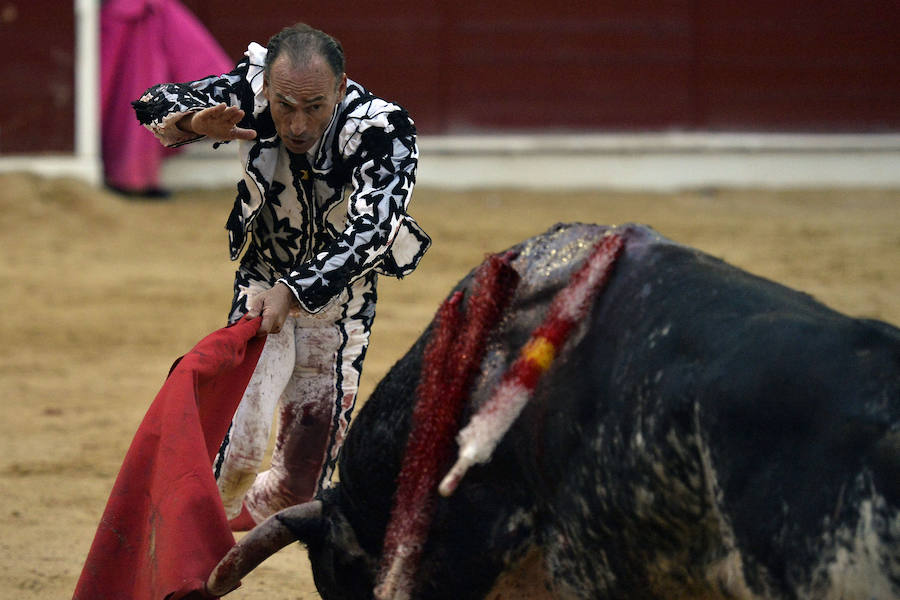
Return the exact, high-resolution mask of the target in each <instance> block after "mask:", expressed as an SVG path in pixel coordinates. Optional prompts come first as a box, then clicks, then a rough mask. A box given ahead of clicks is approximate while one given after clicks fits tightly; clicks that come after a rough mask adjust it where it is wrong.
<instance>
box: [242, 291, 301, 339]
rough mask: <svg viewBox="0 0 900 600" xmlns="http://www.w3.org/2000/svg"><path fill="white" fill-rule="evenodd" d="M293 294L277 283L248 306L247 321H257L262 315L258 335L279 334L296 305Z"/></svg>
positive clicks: (254, 298)
mask: <svg viewBox="0 0 900 600" xmlns="http://www.w3.org/2000/svg"><path fill="white" fill-rule="evenodd" d="M295 303H296V300H295V298H294V294H293V292H291V290H290V288H288V286H286V285H284V284H283V283H276V284H275V285H274V286H272V288H271V289H268V290H266V291H264V292H262V293H261V294H259V295H257V296H254V297H253V299H252V300H250V303H249V305H248V307H247V308H248V310H247V314H246V315H245V316H244V318H245V319H255V318H256V317H258V316H260V315H262V323H260V325H259V331H257V333H256V335H258V336H261V335H267V334H269V333H278V332H280V331H281V328H282V326H283V325H284V321H285V319H287V316H288V312H290V310H291V308H292V307H293V306H294V305H295Z"/></svg>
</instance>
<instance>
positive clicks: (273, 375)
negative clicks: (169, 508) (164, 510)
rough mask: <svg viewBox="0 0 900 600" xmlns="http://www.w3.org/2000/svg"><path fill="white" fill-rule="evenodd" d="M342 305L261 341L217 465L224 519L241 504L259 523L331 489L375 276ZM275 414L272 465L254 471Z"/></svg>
mask: <svg viewBox="0 0 900 600" xmlns="http://www.w3.org/2000/svg"><path fill="white" fill-rule="evenodd" d="M259 291H262V289H258V290H256V293H258V292H259ZM342 300H343V301H342V302H338V303H336V304H335V305H332V306H330V307H327V308H325V309H323V310H322V311H321V312H319V313H316V314H309V313H302V314H301V312H302V311H294V312H293V313H292V315H291V316H289V317H288V318H287V320H286V321H285V323H284V326H283V327H282V329H281V332H279V333H277V334H270V335H269V336H268V338H267V339H266V343H265V346H264V347H263V351H262V354H261V355H260V358H259V362H258V363H257V366H256V370H255V371H254V373H253V376H252V378H251V379H250V383H249V384H248V386H247V390H246V392H245V393H244V397H243V399H242V400H241V403H240V405H239V406H238V409H237V412H236V413H235V416H234V419H233V420H232V424H231V429H230V430H229V433H228V435H227V436H226V438H225V440H224V441H223V443H222V447H221V448H220V450H219V456H218V457H217V460H216V463H215V465H214V468H215V471H216V481H217V484H218V487H219V493H220V494H221V496H222V502H223V503H224V505H225V512H226V514H227V516H228V518H229V519H233V518H235V517H237V516H238V515H239V514H240V513H241V506H242V504H243V505H244V506H246V508H247V511H248V512H249V514H250V516H251V517H252V518H253V520H254V521H256V522H257V523H259V522H261V521H263V520H264V519H266V518H267V517H268V516H270V515H272V514H273V513H275V512H277V511H279V510H281V509H282V508H286V507H288V506H292V505H294V504H298V503H301V502H306V501H308V500H310V499H312V498H313V497H314V496H315V495H316V493H317V492H318V491H319V490H320V489H322V488H323V487H327V486H328V485H330V483H331V476H332V474H333V472H334V467H335V465H336V463H337V458H338V454H339V452H340V448H341V445H342V444H343V441H344V436H345V434H346V432H347V428H348V426H349V424H350V417H351V415H352V412H353V407H354V404H355V402H356V393H357V390H358V386H359V378H360V375H361V373H362V362H363V358H364V357H365V352H366V348H367V345H368V341H369V332H370V329H371V324H372V320H373V318H374V315H375V277H374V276H372V277H366V278H364V279H363V280H360V281H358V282H356V283H355V284H354V285H353V286H352V287H351V288H349V290H348V294H347V296H346V297H345V298H343V299H342ZM276 410H277V417H278V428H277V435H276V438H275V447H274V451H273V454H272V459H271V463H270V465H269V468H268V470H265V471H262V472H259V471H260V468H261V466H262V464H263V460H264V458H265V453H266V450H267V449H268V444H269V437H270V433H271V427H272V422H273V420H274V416H275V414H276Z"/></svg>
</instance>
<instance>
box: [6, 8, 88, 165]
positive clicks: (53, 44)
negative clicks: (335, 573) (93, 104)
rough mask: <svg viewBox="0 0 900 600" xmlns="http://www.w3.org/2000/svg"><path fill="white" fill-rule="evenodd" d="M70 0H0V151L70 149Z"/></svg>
mask: <svg viewBox="0 0 900 600" xmlns="http://www.w3.org/2000/svg"><path fill="white" fill-rule="evenodd" d="M74 23H75V17H74V12H73V10H72V3H71V2H67V3H63V4H62V6H60V3H59V2H58V1H54V0H28V1H27V2H26V1H24V0H21V1H6V2H2V3H0V54H2V56H3V57H4V59H3V61H0V82H3V83H2V85H0V106H2V107H3V110H2V111H0V154H12V153H32V152H72V151H74V149H75V141H74V139H75V134H74V128H75V124H74V119H75V110H74V99H75V75H74V63H75V26H74Z"/></svg>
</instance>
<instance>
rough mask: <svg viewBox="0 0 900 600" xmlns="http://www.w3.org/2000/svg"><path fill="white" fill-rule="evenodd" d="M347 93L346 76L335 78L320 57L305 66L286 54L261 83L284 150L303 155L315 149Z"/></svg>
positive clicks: (273, 65)
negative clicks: (294, 61)
mask: <svg viewBox="0 0 900 600" xmlns="http://www.w3.org/2000/svg"><path fill="white" fill-rule="evenodd" d="M346 90H347V76H346V75H345V74H344V73H341V74H340V76H337V75H335V74H334V71H332V70H331V68H330V67H329V66H328V63H327V62H325V59H324V58H322V57H321V56H318V55H315V56H313V58H312V59H311V60H310V61H308V62H307V63H305V64H295V63H293V62H292V61H291V59H290V58H289V57H288V56H287V55H282V56H279V57H278V58H276V59H275V62H273V63H272V66H271V69H270V71H269V74H268V76H267V77H266V80H265V82H264V83H263V95H264V96H265V97H266V99H267V100H268V101H269V107H270V109H271V111H272V120H273V121H274V122H275V130H276V131H277V132H278V136H279V137H280V138H281V141H282V143H283V144H284V145H285V147H286V148H287V149H288V150H289V151H291V152H293V153H295V154H302V153H304V152H308V151H309V150H310V149H311V148H312V147H313V146H315V145H316V142H318V141H319V138H321V137H322V134H323V133H325V128H326V127H328V124H329V123H330V122H331V117H332V115H333V114H334V109H335V105H337V103H338V102H340V101H341V100H342V99H343V98H344V92H345V91H346Z"/></svg>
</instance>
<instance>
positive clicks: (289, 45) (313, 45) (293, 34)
mask: <svg viewBox="0 0 900 600" xmlns="http://www.w3.org/2000/svg"><path fill="white" fill-rule="evenodd" d="M267 50H268V52H267V53H266V63H265V67H264V69H265V74H266V77H267V78H268V76H269V72H270V71H271V69H272V63H274V62H275V59H276V58H278V57H279V56H281V54H282V53H287V56H288V57H289V58H290V59H291V61H292V62H293V63H294V64H303V63H305V62H308V61H309V60H310V59H311V58H312V57H313V56H315V55H319V56H321V57H322V58H324V59H325V62H327V63H328V66H329V67H331V70H332V71H334V75H335V77H340V76H341V75H343V74H344V48H343V47H342V46H341V43H340V42H339V41H337V40H336V39H335V38H333V37H332V36H330V35H328V34H327V33H325V32H324V31H319V30H318V29H315V28H313V27H310V26H309V25H307V24H306V23H297V24H296V25H292V26H291V27H285V28H284V29H282V30H281V31H279V32H278V33H276V34H275V35H273V36H272V37H271V38H270V39H269V44H268V46H267Z"/></svg>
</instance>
